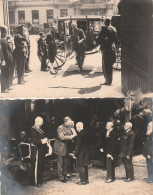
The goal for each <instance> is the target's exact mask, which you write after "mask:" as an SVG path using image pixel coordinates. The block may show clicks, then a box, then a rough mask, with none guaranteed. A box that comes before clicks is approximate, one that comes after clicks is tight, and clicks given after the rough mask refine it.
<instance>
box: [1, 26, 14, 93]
mask: <svg viewBox="0 0 153 195" xmlns="http://www.w3.org/2000/svg"><path fill="white" fill-rule="evenodd" d="M0 30H1V37H2V38H1V40H0V42H1V92H2V93H4V92H8V91H7V90H8V88H9V87H10V84H11V80H12V78H11V74H12V73H11V70H12V67H14V59H13V52H12V49H11V47H10V45H9V43H8V41H7V36H6V35H7V27H5V26H1V27H0Z"/></svg>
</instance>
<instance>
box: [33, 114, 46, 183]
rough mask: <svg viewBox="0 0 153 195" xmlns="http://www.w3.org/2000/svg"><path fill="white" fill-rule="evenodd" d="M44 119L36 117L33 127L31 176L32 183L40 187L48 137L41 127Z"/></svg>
mask: <svg viewBox="0 0 153 195" xmlns="http://www.w3.org/2000/svg"><path fill="white" fill-rule="evenodd" d="M42 125H43V119H42V118H41V117H36V119H35V124H34V126H33V127H32V129H31V132H30V133H31V143H32V144H31V150H32V151H31V163H32V166H31V176H32V184H34V185H36V186H38V187H40V186H41V185H42V177H43V165H44V158H45V152H46V147H47V145H46V144H47V141H48V139H47V138H46V136H45V135H44V131H43V130H42V129H41V127H42Z"/></svg>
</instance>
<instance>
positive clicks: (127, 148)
mask: <svg viewBox="0 0 153 195" xmlns="http://www.w3.org/2000/svg"><path fill="white" fill-rule="evenodd" d="M134 138H135V134H134V132H133V131H132V123H130V122H127V123H125V125H124V132H123V135H122V136H121V138H120V158H121V159H122V161H123V163H124V166H125V171H126V177H125V178H124V181H125V182H130V181H133V180H134V170H133V164H132V155H133V148H134Z"/></svg>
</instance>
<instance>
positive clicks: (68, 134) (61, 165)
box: [54, 117, 76, 183]
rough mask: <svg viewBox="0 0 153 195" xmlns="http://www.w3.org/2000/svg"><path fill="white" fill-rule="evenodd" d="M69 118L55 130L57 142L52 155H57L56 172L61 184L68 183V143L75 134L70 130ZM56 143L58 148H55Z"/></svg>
mask: <svg viewBox="0 0 153 195" xmlns="http://www.w3.org/2000/svg"><path fill="white" fill-rule="evenodd" d="M71 122H72V120H71V118H70V117H65V118H64V123H63V125H60V126H59V127H58V128H57V140H55V143H54V153H55V154H56V155H57V172H58V177H59V180H60V181H61V182H63V183H66V182H67V181H68V179H67V171H68V148H67V145H68V141H70V140H72V139H73V138H74V137H75V136H76V134H74V132H73V131H72V130H71ZM56 143H58V146H56V145H57V144H56Z"/></svg>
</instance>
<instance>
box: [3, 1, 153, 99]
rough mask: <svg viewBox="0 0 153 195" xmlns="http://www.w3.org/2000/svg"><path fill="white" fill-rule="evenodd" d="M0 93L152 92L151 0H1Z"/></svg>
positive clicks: (115, 94) (39, 95) (85, 94)
mask: <svg viewBox="0 0 153 195" xmlns="http://www.w3.org/2000/svg"><path fill="white" fill-rule="evenodd" d="M0 3H1V4H0V8H1V17H0V20H1V21H0V22H1V27H0V29H1V92H2V93H1V98H29V97H30V98H31V97H35V98H60V97H64V98H70V97H81V98H89V97H125V96H129V95H134V96H135V95H136V94H137V93H139V94H141V95H143V96H144V97H146V96H147V97H148V96H150V97H151V96H152V92H153V88H152V86H153V81H152V74H153V68H152V0H120V1H119V0H65V1H63V0H31V1H30V0H1V1H0Z"/></svg>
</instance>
